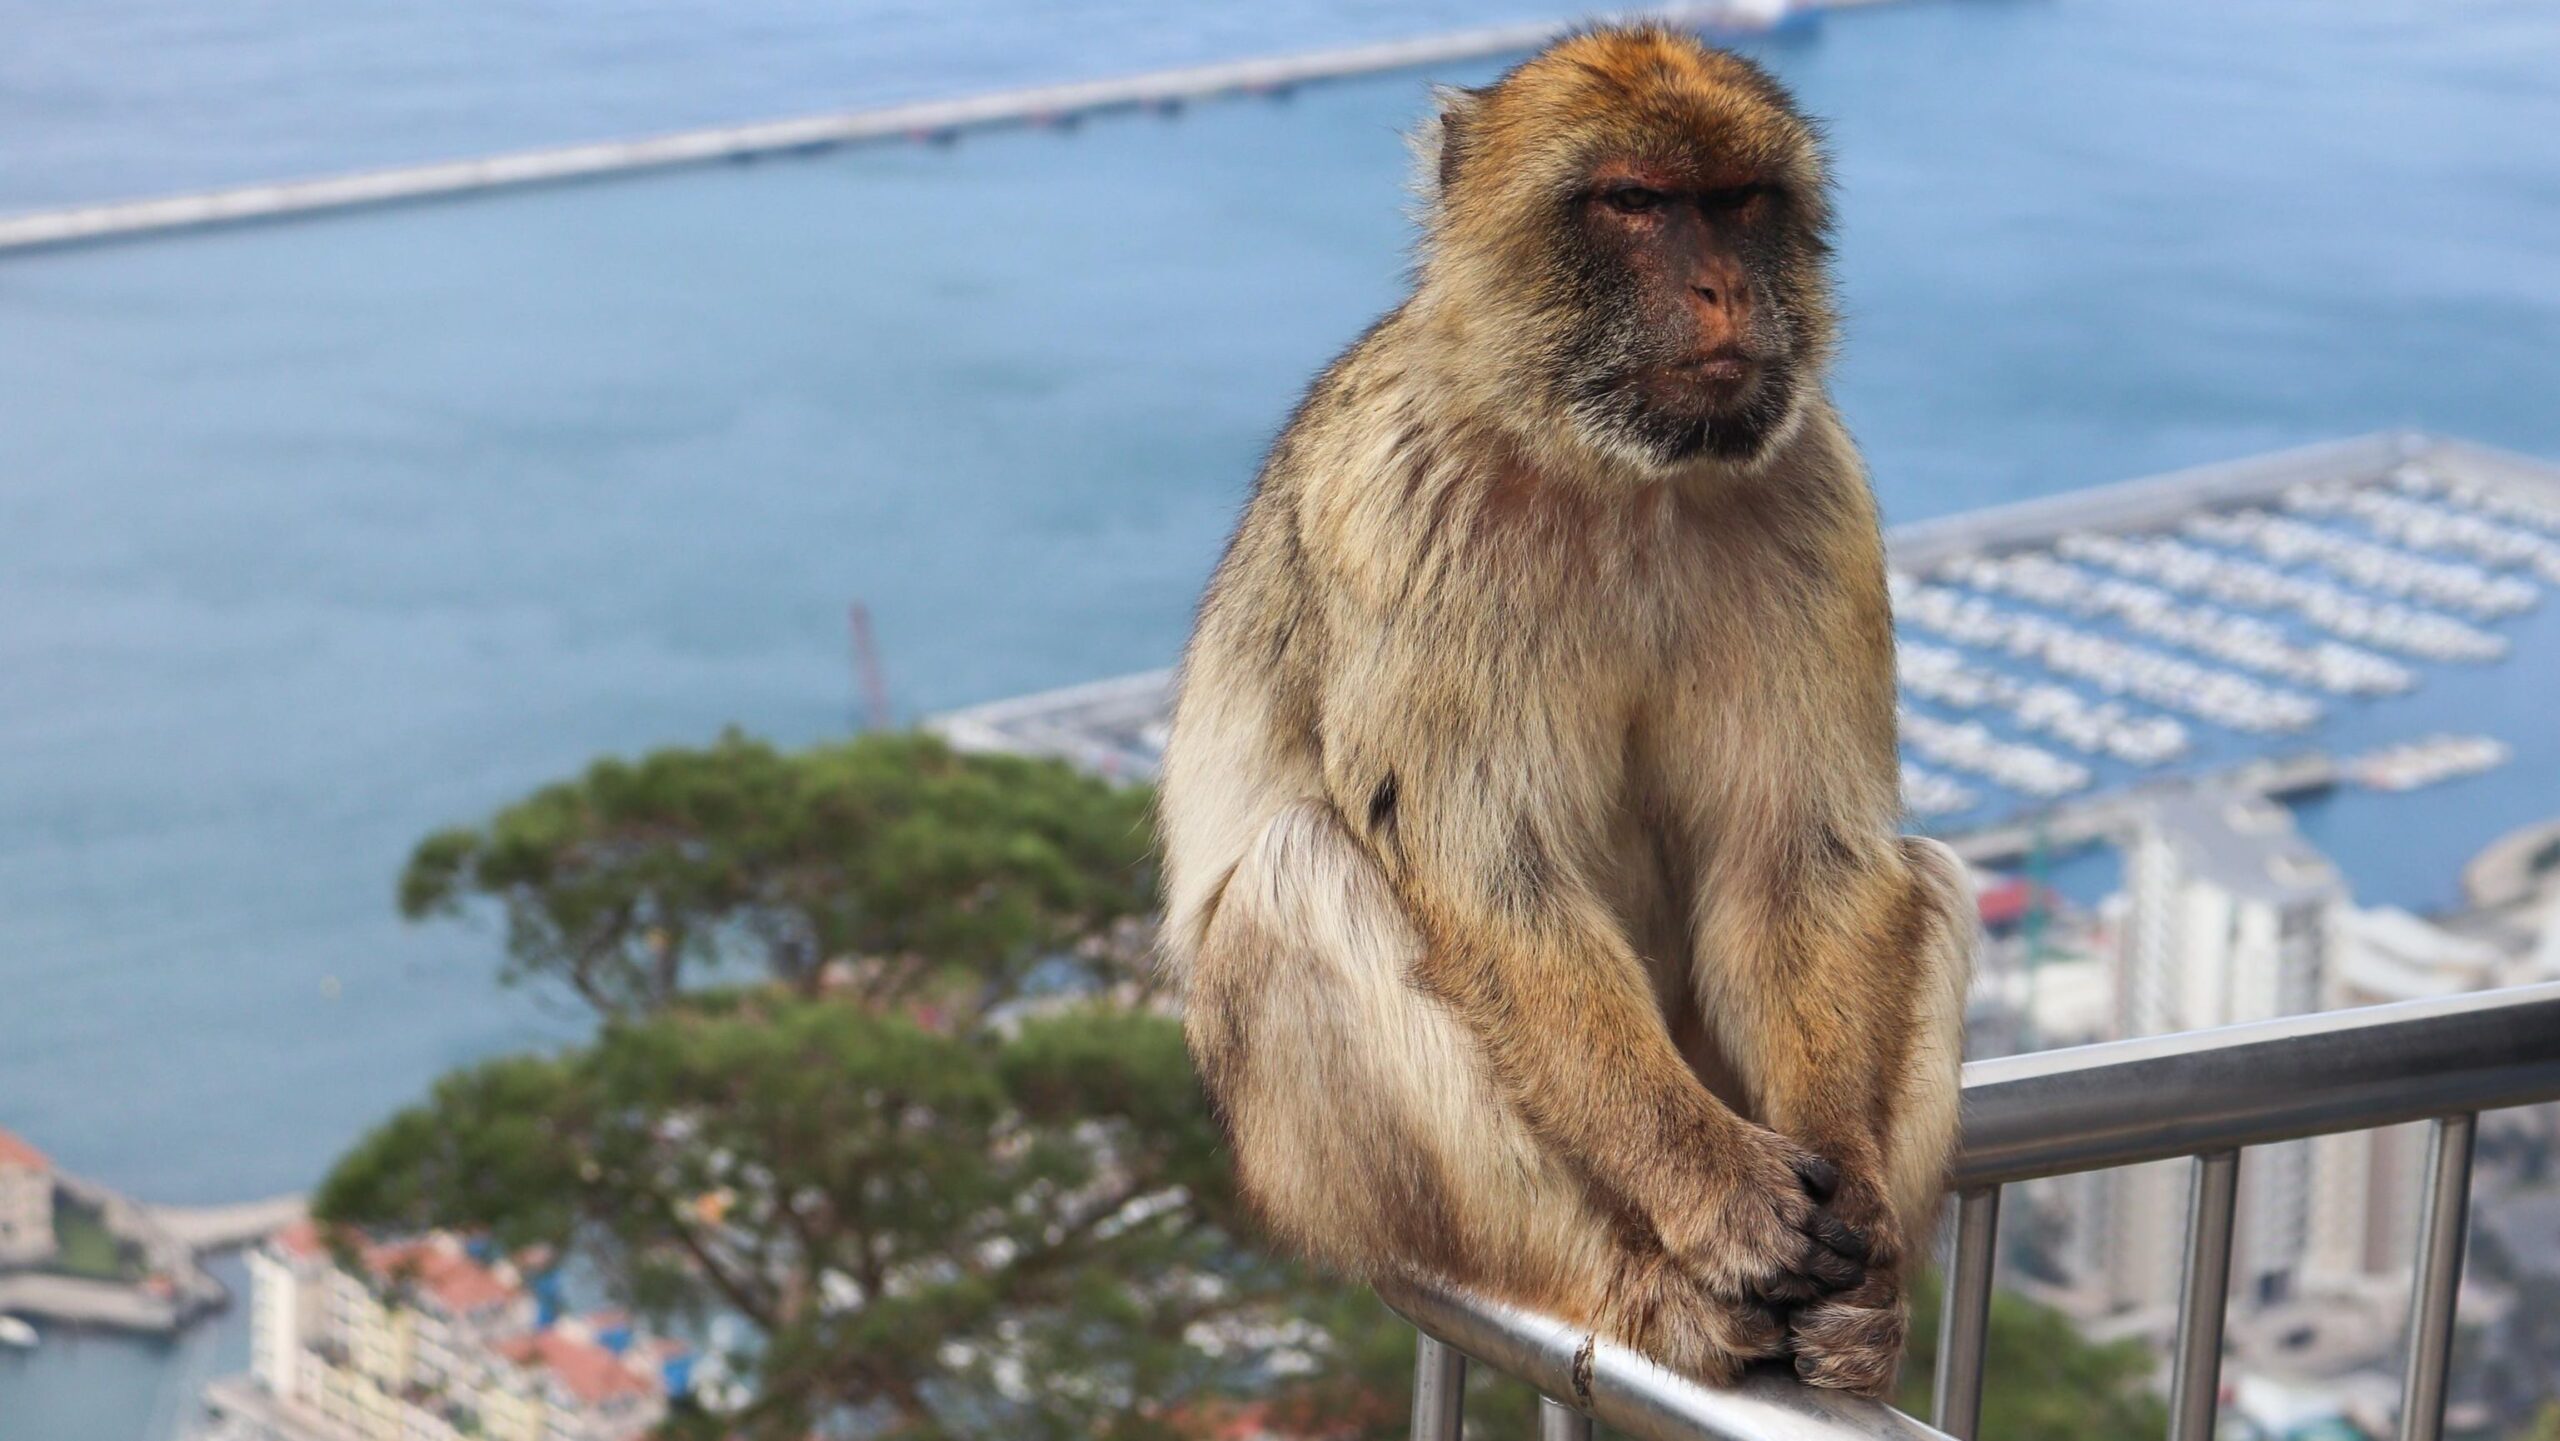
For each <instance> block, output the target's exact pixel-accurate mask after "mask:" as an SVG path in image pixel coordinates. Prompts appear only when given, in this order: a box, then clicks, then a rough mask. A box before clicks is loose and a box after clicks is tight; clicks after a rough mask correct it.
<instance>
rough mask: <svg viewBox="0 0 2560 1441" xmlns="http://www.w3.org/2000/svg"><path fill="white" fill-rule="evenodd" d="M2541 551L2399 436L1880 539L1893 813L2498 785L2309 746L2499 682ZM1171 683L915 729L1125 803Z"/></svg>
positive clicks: (2034, 833)
mask: <svg viewBox="0 0 2560 1441" xmlns="http://www.w3.org/2000/svg"><path fill="white" fill-rule="evenodd" d="M2551 528H2560V471H2555V470H2553V469H2552V468H2550V467H2546V466H2543V465H2541V464H2539V463H2537V462H2533V461H2529V460H2525V459H2522V458H2520V457H2513V456H2507V455H2503V454H2500V453H2497V452H2493V451H2488V450H2484V449H2482V448H2479V447H2475V446H2470V445H2466V444H2464V443H2462V442H2458V441H2450V440H2442V439H2437V438H2433V437H2428V436H2422V435H2415V434H2391V435H2377V436H2370V437H2365V438H2363V439H2360V440H2355V441H2348V442H2341V443H2337V444H2332V445H2325V446H2314V447H2309V448H2306V449H2303V450H2299V451H2293V452H2287V453H2283V454H2279V455H2274V456H2268V457H2262V458H2259V459H2255V460H2249V461H2242V462H2237V463H2234V464H2231V465H2226V466H2215V467H2206V468H2203V469H2200V470H2195V471H2188V472H2180V473H2177V474H2173V475H2169V476H2163V477H2157V478H2154V479H2151V480H2144V481H2135V482H2131V483H2128V484H2126V485H2119V486H2109V487H2103V488H2100V489H2095V490H2089V491H2083V492H2078V493H2075V494H2064V495H2059V496H2054V497H2049V498H2046V499H2043V500H2038V501H2034V502H2029V503H2027V504H2024V505H2020V506H2010V507H2000V508H1997V509H1994V510H1990V511H1984V512H1978V513H1975V514H1973V515H1959V516H1952V517H1948V518H1946V519H1943V520H1938V521H1933V522H1930V523H1928V524H1926V525H1922V526H1917V527H1909V528H1904V529H1901V530H1897V531H1896V532H1894V533H1893V534H1892V535H1890V536H1889V537H1888V548H1889V553H1890V557H1891V575H1890V579H1891V582H1892V586H1893V591H1894V601H1895V613H1896V616H1897V619H1898V622H1899V629H1900V631H1901V645H1900V652H1899V683H1900V686H1901V689H1902V692H1903V717H1902V739H1903V746H1904V750H1905V772H1904V783H1903V784H1904V798H1905V803H1906V805H1907V806H1908V808H1909V810H1910V813H1911V815H1912V817H1913V818H1914V820H1915V821H1917V822H1920V823H1922V824H1924V825H1925V826H1926V827H1927V828H1928V829H1930V830H1932V831H1934V832H1937V833H1939V834H1941V835H1944V836H1946V837H1947V838H1949V839H1951V840H1954V841H1956V842H1957V844H1958V846H1959V849H1960V850H1963V851H1965V852H1966V853H1967V855H1968V856H1969V857H1971V858H1974V859H1977V860H1980V859H1987V858H1996V857H2001V856H2011V857H2014V856H2016V855H2018V854H2021V853H2023V852H2024V851H2025V850H2027V849H2029V848H2030V847H2034V846H2057V847H2061V848H2068V847H2070V846H2074V845H2079V844H2085V843H2088V842H2091V841H2096V840H2100V839H2103V838H2104V837H2105V836H2106V835H2107V834H2109V833H2110V831H2111V829H2112V827H2113V826H2114V824H2115V823H2116V821H2117V820H2118V819H2120V817H2121V815H2122V814H2123V813H2124V811H2123V802H2124V800H2125V798H2127V797H2133V796H2139V795H2141V794H2144V793H2147V792H2148V791H2150V790H2153V789H2156V788H2157V787H2159V786H2161V785H2182V784H2188V783H2192V782H2193V781H2196V780H2198V779H2201V778H2204V777H2208V776H2210V777H2213V778H2215V779H2216V780H2219V781H2223V782H2226V783H2231V784H2236V785H2238V786H2240V787H2241V788H2243V789H2247V790H2251V791H2254V792H2256V793H2258V794H2263V795H2277V796H2284V795H2301V794H2304V793H2312V792H2320V791H2325V790H2327V789H2330V788H2332V787H2334V786H2336V785H2337V784H2338V783H2339V782H2340V781H2341V780H2342V779H2344V780H2352V781H2354V782H2355V783H2357V784H2358V785H2360V786H2364V787H2368V788H2372V789H2378V790H2386V791H2394V790H2406V789H2413V788H2416V787H2419V786H2426V785H2433V784H2440V783H2443V782H2445V781H2449V780H2453V779H2458V778H2460V777H2463V776H2468V775H2477V774H2481V773H2483V772H2485V771H2488V770H2491V769H2494V768H2496V767H2497V766H2499V765H2501V764H2503V763H2504V762H2505V761H2506V759H2507V758H2508V756H2509V755H2510V749H2509V747H2508V746H2507V745H2506V744H2505V743H2504V742H2502V741H2499V740H2498V739H2496V738H2494V737H2485V736H2448V735H2442V734H2438V735H2430V736H2425V737H2409V738H2401V739H2398V740H2395V741H2393V742H2391V743H2388V744H2385V745H2382V746H2379V747H2375V748H2373V749H2371V750H2369V751H2366V752H2365V753H2362V754H2360V755H2358V756H2356V757H2354V758H2353V759H2350V760H2345V761H2339V760H2335V759H2332V757H2331V754H2330V753H2329V752H2328V751H2327V750H2326V749H2324V748H2323V746H2322V744H2321V743H2320V742H2321V738H2320V735H2319V732H2320V730H2321V729H2322V727H2323V726H2324V723H2326V722H2328V721H2329V720H2330V719H2331V718H2332V717H2333V715H2335V714H2336V713H2338V712H2339V711H2340V710H2341V708H2352V707H2358V706H2365V705H2370V704H2372V703H2374V702H2376V701H2378V700H2382V699H2386V698H2392V697H2399V696H2404V695H2407V694H2409V693H2411V692H2413V691H2416V690H2418V689H2420V688H2421V687H2423V686H2424V685H2425V683H2426V681H2427V679H2428V678H2429V674H2430V671H2431V668H2436V667H2470V666H2478V665H2484V664H2492V663H2495V662H2497V661H2499V660H2500V659H2502V658H2504V657H2506V656H2507V655H2508V654H2509V653H2510V642H2509V639H2508V637H2507V636H2506V635H2504V634H2503V633H2501V631H2500V630H2499V629H2497V627H2498V626H2499V625H2500V624H2501V623H2503V622H2508V621H2511V620H2513V619H2514V618H2515V617H2517V616H2520V615H2522V614H2524V613H2526V612H2528V611H2532V610H2534V609H2536V608H2537V607H2539V606H2540V605H2541V604H2542V601H2543V597H2542V593H2541V581H2540V580H2539V578H2538V577H2539V576H2540V574H2541V571H2542V567H2543V564H2544V561H2545V560H2546V558H2547V552H2546V550H2545V549H2544V547H2545V546H2546V545H2549V544H2551V543H2552V538H2551V535H2550V534H2549V533H2548V531H2549V530H2550V529H2551ZM2446 552H2456V553H2459V555H2461V556H2462V557H2464V558H2463V559H2447V558H2445V553H2446ZM1171 685H1172V672H1170V671H1149V672H1144V673H1141V674H1137V675H1131V676H1126V677H1121V678H1118V679H1114V680H1106V681H1100V682H1095V683H1093V684H1089V685H1084V686H1079V687H1075V688H1073V689H1070V690H1064V691H1056V692H1049V693H1045V694H1041V695H1033V696H1026V697H1021V698H1017V699H1013V700H1007V701H1001V702H997V703H994V704H991V705H985V706H975V707H970V708H967V709H964V710H959V711H954V712H951V713H949V714H946V715H943V716H940V717H937V718H935V719H934V720H933V721H932V722H931V724H932V725H933V726H934V727H935V728H936V729H937V730H939V731H940V732H941V733H942V734H943V735H944V736H946V737H947V738H949V739H950V740H951V741H952V742H953V743H954V744H955V745H958V746H961V747H963V748H965V749H993V750H1009V751H1017V752H1023V753H1028V754H1040V755H1051V756H1058V757H1061V758H1065V759H1068V760H1070V761H1072V762H1074V763H1076V764H1078V765H1081V766H1084V767H1086V768H1088V769H1091V770H1094V771H1096V772H1098V773H1101V774H1105V775H1109V776H1113V777H1116V778H1129V779H1135V778H1143V777H1145V776H1147V775H1149V774H1151V773H1152V770H1153V768H1154V765H1155V762H1156V758H1157V757H1158V756H1159V755H1160V754H1161V752H1162V748H1163V744H1164V736H1165V726H1166V722H1167V706H1168V705H1169V702H1170V694H1171Z"/></svg>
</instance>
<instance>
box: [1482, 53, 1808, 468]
mask: <svg viewBox="0 0 2560 1441" xmlns="http://www.w3.org/2000/svg"><path fill="white" fill-rule="evenodd" d="M1443 103H1444V109H1443V111H1442V114H1441V124H1440V129H1441V144H1440V150H1439V154H1438V172H1437V174H1438V190H1439V204H1438V206H1437V209H1436V212H1435V220H1434V228H1433V235H1432V243H1433V248H1434V251H1435V260H1434V265H1435V267H1436V274H1437V276H1438V277H1439V278H1440V280H1441V283H1442V284H1443V286H1444V288H1445V289H1449V290H1454V291H1457V292H1460V293H1463V294H1465V295H1466V296H1467V297H1468V298H1467V301H1466V308H1467V310H1468V312H1469V313H1471V314H1472V315H1473V316H1475V317H1476V318H1478V319H1479V320H1483V321H1487V322H1489V324H1490V327H1491V328H1493V329H1496V330H1497V331H1507V335H1506V339H1507V340H1508V342H1509V344H1508V346H1507V351H1508V354H1509V355H1511V356H1512V357H1514V359H1513V360H1512V362H1511V363H1512V364H1513V365H1514V366H1516V367H1521V369H1518V370H1516V371H1515V375H1516V376H1517V378H1518V379H1520V380H1523V381H1525V382H1527V385H1526V387H1525V388H1526V389H1527V390H1528V391H1529V392H1530V393H1532V394H1537V395H1542V396H1544V397H1545V398H1546V399H1547V400H1548V401H1549V402H1550V403H1551V404H1552V405H1553V406H1554V407H1555V411H1556V412H1558V414H1557V416H1556V418H1558V419H1561V420H1563V421H1564V422H1565V423H1567V424H1570V425H1572V426H1573V427H1574V428H1575V429H1577V430H1578V431H1580V432H1581V434H1582V435H1583V437H1584V438H1585V439H1586V440H1587V441H1589V442H1590V443H1592V444H1593V445H1595V446H1596V447H1598V448H1599V449H1600V450H1602V451H1603V452H1604V453H1607V454H1612V455H1616V456H1619V457H1621V458H1624V459H1627V460H1631V461H1634V462H1635V463H1636V464H1638V465H1639V466H1640V467H1643V468H1647V469H1657V470H1658V469H1662V468H1668V467H1674V466H1679V465H1682V464H1685V463H1687V462H1690V461H1693V460H1697V459H1700V458H1714V459H1721V460H1740V461H1747V460H1751V459H1755V458H1757V457H1758V456H1760V455H1761V454H1763V453H1764V452H1766V451H1767V450H1768V449H1769V448H1770V447H1771V445H1772V444H1773V443H1774V442H1775V441H1776V440H1778V439H1779V438H1781V437H1783V436H1784V435H1785V434H1786V433H1787V432H1788V430H1789V429H1790V428H1791V427H1792V425H1793V424H1794V421H1795V419H1796V417H1797V415H1798V413H1799V409H1800V405H1801V401H1802V397H1803V396H1804V394H1805V393H1806V391H1807V390H1808V388H1809V387H1810V386H1811V385H1812V383H1813V382H1814V381H1815V379H1816V378H1817V377H1818V375H1819V372H1820V370H1821V367H1822V365H1823V363H1824V362H1825V360H1826V358H1827V353H1828V350H1829V347H1830V337H1831V309H1830V299H1829V294H1830V292H1829V277H1828V271H1827V268H1826V261H1827V257H1828V255H1829V248H1828V245H1827V243H1826V240H1825V234H1826V230H1827V227H1828V224H1829V215H1830V211H1829V199H1828V194H1827V181H1826V180H1825V178H1824V174H1823V167H1822V160H1821V156H1820V154H1819V153H1818V149H1817V147H1816V145H1815V142H1814V136H1813V131H1812V128H1811V126H1810V125H1808V124H1807V123H1806V122H1805V120H1804V119H1803V118H1802V117H1801V116H1800V115H1798V114H1797V113H1796V111H1795V109H1794V105H1793V102H1792V101H1790V100H1789V99H1788V97H1787V94H1786V92H1785V91H1784V90H1783V89H1781V88H1780V87H1779V86H1778V84H1777V82H1776V81H1774V80H1772V79H1770V78H1769V76H1768V75H1767V74H1766V73H1764V72H1763V71H1761V70H1760V69H1759V68H1758V67H1757V66H1755V65H1753V64H1751V63H1750V62H1749V61H1747V60H1744V59H1742V58H1740V57H1738V56H1734V55H1730V54H1727V53H1725V52H1723V51H1718V50H1714V49H1711V48H1709V47H1707V46H1705V45H1702V44H1700V43H1698V41H1697V40H1696V39H1694V38H1693V37H1690V36H1686V35H1681V34H1677V33H1674V32H1672V31H1668V30H1663V29H1659V28H1643V27H1639V28H1636V29H1632V30H1616V31H1604V32H1598V33H1594V34H1591V35H1586V36H1581V37H1578V38H1576V39H1573V40H1569V41H1566V42H1564V43H1563V44H1561V45H1559V46H1557V47H1556V48H1555V49H1553V50H1550V51H1549V52H1547V53H1546V54H1545V55H1542V56H1540V57H1538V58H1537V59H1535V60H1532V61H1530V62H1528V63H1527V64H1524V65H1523V66H1521V67H1520V68H1519V69H1517V70H1515V71H1513V72H1512V73H1511V74H1509V75H1507V76H1505V77H1504V78H1503V79H1502V80H1500V81H1499V82H1497V83H1496V84H1494V85H1493V86H1491V87H1489V88H1488V89H1486V90H1481V91H1467V92H1449V93H1446V94H1444V96H1443ZM1478 333H1483V332H1482V331H1481V330H1479V332H1478ZM1542 419H1543V418H1542Z"/></svg>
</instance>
